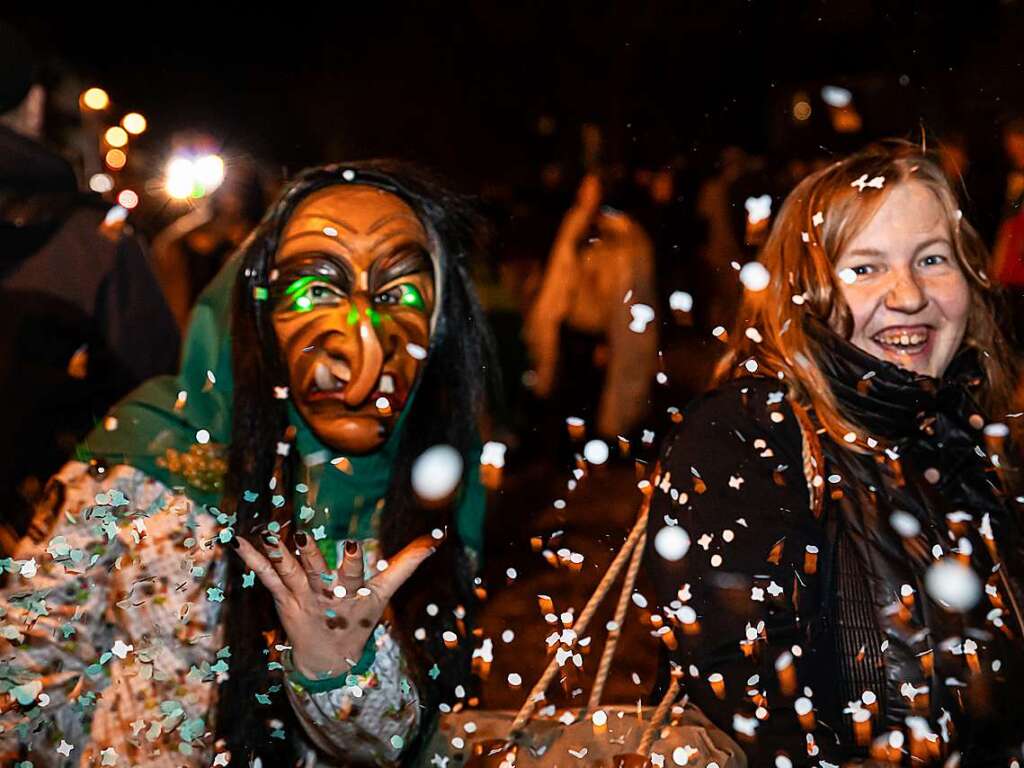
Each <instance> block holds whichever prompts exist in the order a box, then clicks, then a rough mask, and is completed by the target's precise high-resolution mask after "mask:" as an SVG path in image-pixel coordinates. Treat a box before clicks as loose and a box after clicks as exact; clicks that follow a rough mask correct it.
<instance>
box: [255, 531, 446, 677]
mask: <svg viewBox="0 0 1024 768" xmlns="http://www.w3.org/2000/svg"><path fill="white" fill-rule="evenodd" d="M235 540H236V541H237V542H238V548H237V549H236V550H235V551H236V552H238V554H239V556H240V557H241V558H242V560H244V561H245V564H246V565H248V566H249V568H251V569H252V570H253V572H254V573H255V574H256V575H257V576H258V577H259V579H260V581H261V582H263V585H264V586H265V587H266V588H267V589H268V590H269V591H270V594H271V595H273V597H274V604H275V606H276V607H277V615H278V616H279V617H280V618H281V625H282V626H283V627H284V631H285V632H286V633H287V635H288V641H289V643H290V644H291V647H292V663H293V665H294V666H295V669H296V670H297V671H298V672H299V674H301V675H303V676H304V677H307V678H310V679H317V678H322V677H334V676H337V675H340V674H342V673H344V672H345V671H347V670H348V669H350V668H351V667H352V666H353V665H354V664H355V662H356V660H358V659H359V657H360V656H361V655H362V652H363V647H364V646H365V645H366V641H367V640H368V639H369V637H370V634H371V633H372V632H373V628H374V627H375V626H376V625H377V622H378V621H380V618H381V616H382V615H383V614H384V609H385V608H386V607H387V604H388V601H389V600H390V599H391V596H392V595H394V594H395V592H396V591H398V588H399V587H401V586H402V584H404V583H405V582H406V580H407V579H408V578H409V577H410V576H412V574H413V572H415V570H416V568H417V567H419V565H420V563H422V562H423V561H424V560H426V559H427V557H429V556H430V554H431V553H432V552H433V551H434V548H435V545H436V544H437V542H436V541H435V540H434V539H432V538H431V537H430V536H421V537H420V538H418V539H416V540H414V541H413V542H412V543H410V544H409V545H408V546H406V547H405V549H403V550H402V551H401V552H399V553H398V554H397V555H395V557H393V558H392V559H391V560H389V561H388V565H387V568H385V569H384V570H382V571H380V572H379V573H377V574H375V575H374V576H373V577H372V578H370V579H369V580H364V578H363V551H362V547H360V546H359V542H356V541H347V542H345V547H344V550H345V551H344V556H343V558H342V562H341V566H340V567H339V568H338V569H337V570H336V571H334V572H331V571H330V569H329V568H328V567H327V562H326V561H325V560H324V556H323V554H322V553H321V552H320V550H319V548H318V547H317V546H316V544H315V543H314V542H313V541H312V540H311V539H310V537H309V536H308V535H306V533H305V532H303V531H299V532H297V533H296V534H295V543H296V545H297V547H298V554H299V556H298V557H296V556H295V555H294V554H292V552H290V551H288V548H287V547H286V546H285V545H284V542H282V541H278V540H276V538H270V537H266V536H265V537H264V538H263V546H262V547H261V548H258V547H256V546H254V545H252V544H250V543H249V542H248V541H246V540H245V539H242V538H236V539H235ZM261 549H262V552H261V551H260V550H261Z"/></svg>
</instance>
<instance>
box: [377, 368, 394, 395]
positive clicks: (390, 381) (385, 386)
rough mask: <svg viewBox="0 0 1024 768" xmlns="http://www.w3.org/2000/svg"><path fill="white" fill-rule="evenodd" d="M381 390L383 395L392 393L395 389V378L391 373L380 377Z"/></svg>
mask: <svg viewBox="0 0 1024 768" xmlns="http://www.w3.org/2000/svg"><path fill="white" fill-rule="evenodd" d="M380 391H381V394H382V395H390V394H392V393H393V392H394V391H395V379H394V377H393V376H392V375H391V374H390V373H385V374H384V375H383V376H381V377H380Z"/></svg>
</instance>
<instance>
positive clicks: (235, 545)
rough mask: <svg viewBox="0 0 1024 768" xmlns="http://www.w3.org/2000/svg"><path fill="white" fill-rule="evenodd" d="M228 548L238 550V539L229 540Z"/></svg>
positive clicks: (233, 537) (234, 537)
mask: <svg viewBox="0 0 1024 768" xmlns="http://www.w3.org/2000/svg"><path fill="white" fill-rule="evenodd" d="M228 546H229V547H231V548H232V549H238V537H237V536H232V537H231V538H230V539H228Z"/></svg>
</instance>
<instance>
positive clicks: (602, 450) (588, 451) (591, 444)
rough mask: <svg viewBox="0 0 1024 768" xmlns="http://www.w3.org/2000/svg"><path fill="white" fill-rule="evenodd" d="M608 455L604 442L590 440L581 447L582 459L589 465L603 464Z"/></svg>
mask: <svg viewBox="0 0 1024 768" xmlns="http://www.w3.org/2000/svg"><path fill="white" fill-rule="evenodd" d="M608 453H609V451H608V443H606V442H605V441H604V440H590V441H588V442H587V444H586V445H584V446H583V458H585V459H586V460H587V461H588V462H589V463H590V464H604V463H605V462H606V461H608Z"/></svg>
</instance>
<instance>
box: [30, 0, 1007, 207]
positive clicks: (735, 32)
mask: <svg viewBox="0 0 1024 768" xmlns="http://www.w3.org/2000/svg"><path fill="white" fill-rule="evenodd" d="M210 5H211V6H212V4H210ZM143 18H145V19H146V20H145V21H143ZM15 21H16V22H18V23H19V24H20V25H21V26H22V27H23V28H24V29H26V31H28V32H29V33H30V34H31V36H32V37H33V38H35V39H37V40H39V41H43V42H45V44H46V45H47V46H48V47H50V48H51V49H52V50H53V51H56V52H59V53H60V55H61V56H62V57H63V59H64V60H65V61H66V62H67V63H68V64H69V65H70V67H71V68H72V69H74V70H76V71H77V72H79V73H80V74H81V75H82V77H83V79H84V80H85V81H88V82H89V83H90V84H92V83H95V84H99V85H102V86H103V87H104V88H106V89H107V90H108V91H109V92H110V94H111V97H112V99H113V100H114V102H115V108H116V109H123V110H127V109H137V110H140V111H142V112H143V113H145V114H146V115H147V117H149V118H150V126H151V129H150V132H149V133H148V135H147V136H146V137H145V140H146V142H147V143H148V144H150V145H151V146H154V147H155V146H156V145H157V143H158V142H160V141H161V139H163V138H166V136H167V134H168V133H169V132H171V131H174V130H178V129H182V128H186V127H187V128H203V129H206V130H208V131H210V132H212V133H214V134H215V135H217V136H218V137H220V138H222V139H223V140H224V141H225V142H226V144H227V146H228V147H231V146H239V147H241V148H244V149H246V150H249V151H252V152H254V153H255V154H258V155H261V156H264V157H266V158H267V159H268V160H273V161H274V162H276V163H278V164H281V165H284V166H286V167H287V168H288V169H293V168H295V167H298V166H299V165H303V164H307V163H312V162H316V161H320V160H323V159H328V158H329V159H343V158H353V157H366V156H374V155H398V156H403V157H408V158H413V159H417V160H419V161H421V162H425V163H427V164H429V165H432V166H435V167H437V168H439V169H441V170H443V171H444V172H445V173H447V174H448V175H451V176H454V177H455V178H457V179H459V180H461V181H462V182H463V183H465V184H466V185H468V186H470V187H476V186H477V185H478V184H479V183H480V182H481V181H483V180H485V179H491V178H500V179H508V180H513V179H514V178H515V177H516V176H517V175H518V174H522V173H524V172H526V170H527V169H528V168H530V167H532V166H533V165H535V164H536V163H539V162H542V161H545V160H547V159H549V158H550V157H551V156H556V155H561V157H562V159H563V160H565V159H567V158H568V159H570V160H571V159H572V158H573V156H574V154H575V155H576V156H578V154H579V150H578V147H577V146H576V144H577V136H578V127H579V124H580V123H582V122H584V121H593V122H596V123H597V124H599V125H601V126H602V127H603V128H604V130H605V133H606V138H607V142H608V149H607V152H608V155H609V156H610V157H613V158H615V159H619V160H624V161H626V162H630V163H651V164H656V163H661V162H666V161H668V160H669V159H670V158H671V157H673V156H674V155H682V156H685V155H687V154H688V153H697V154H700V153H701V151H702V150H705V149H710V148H714V147H719V146H721V145H723V144H725V143H730V142H731V143H737V144H739V145H741V146H743V147H745V148H747V149H748V150H752V151H755V152H771V151H776V152H795V151H802V150H804V149H805V148H806V149H812V148H817V146H818V145H819V144H821V145H823V146H824V149H825V150H826V151H829V152H834V151H843V150H845V149H848V148H849V147H848V146H847V144H850V145H855V144H859V143H862V142H863V141H865V140H867V139H869V138H873V137H875V136H879V135H886V134H898V135H908V134H913V133H916V132H918V131H919V128H918V126H919V122H920V121H923V122H924V124H925V125H926V127H927V128H928V130H929V131H930V132H932V133H935V134H938V135H941V134H942V133H943V132H947V131H951V130H960V131H965V132H966V133H968V134H969V137H970V139H971V146H972V154H973V155H975V156H976V157H977V159H978V160H985V159H998V144H999V142H998V125H999V122H1000V121H1001V120H1003V119H1005V118H1006V117H1007V116H1008V115H1010V114H1013V113H1015V112H1016V110H1017V109H1020V108H1021V106H1022V105H1024V98H1022V97H1024V78H1022V74H1024V72H1022V60H1024V45H1022V42H1024V36H1022V33H1024V23H1022V14H1021V5H1020V3H1019V2H1015V1H1013V0H1010V1H1007V2H993V1H991V0H983V1H981V2H971V3H967V2H964V3H958V4H953V3H950V4H942V3H910V2H900V3H885V2H871V0H843V1H842V2H787V3H769V2H756V3H755V2H725V3H707V2H677V3H667V2H666V3H635V2H590V3H586V2H568V3H525V4H515V7H501V6H500V5H498V4H492V3H481V2H466V1H465V0H460V1H457V2H448V3H437V4H426V3H416V4H362V3H359V4H357V3H343V4H336V5H333V6H326V7H323V8H315V7H313V6H300V5H297V4H295V5H280V6H276V7H275V8H273V9H272V10H258V11H257V10H253V6H251V5H246V6H240V5H239V6H238V8H237V10H235V11H234V12H233V13H231V12H226V11H225V10H224V9H219V10H218V11H212V10H211V7H209V6H204V5H203V4H189V5H186V4H182V5H178V6H173V5H158V6H148V7H144V6H138V7H136V8H134V9H133V8H128V7H125V8H122V9H118V8H113V7H112V8H110V9H109V10H107V9H97V10H95V11H93V12H90V13H89V14H87V15H85V14H83V15H81V16H80V17H74V16H71V15H65V14H50V15H49V16H45V17H43V16H40V15H37V16H34V17H27V16H26V17H24V18H20V19H19V18H15ZM901 76H902V77H903V81H902V82H903V83H905V85H904V84H901V80H900V78H901ZM823 83H833V84H837V85H844V86H846V87H849V88H851V90H853V92H854V95H855V98H856V100H857V106H858V108H859V110H860V111H861V114H862V115H863V117H864V129H863V131H862V132H861V133H860V134H859V135H857V136H853V137H849V138H848V139H844V141H838V140H837V139H836V137H834V136H829V135H828V133H827V132H824V131H820V130H818V129H819V128H820V126H817V125H816V121H815V120H813V119H812V120H811V121H809V124H808V125H806V126H800V127H799V130H796V129H794V128H793V124H792V120H790V119H788V103H789V99H790V98H791V94H792V92H793V90H794V89H797V88H806V89H807V90H808V91H809V92H810V93H812V94H813V93H816V91H817V88H820V85H821V84H823ZM541 115H548V116H551V117H553V118H555V120H556V125H557V128H556V130H555V132H554V134H553V135H552V136H549V137H547V138H546V139H544V140H541V139H540V138H539V137H538V135H537V130H536V125H537V120H538V117H539V116H541ZM987 155H992V157H991V158H987V157H985V156H987Z"/></svg>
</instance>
